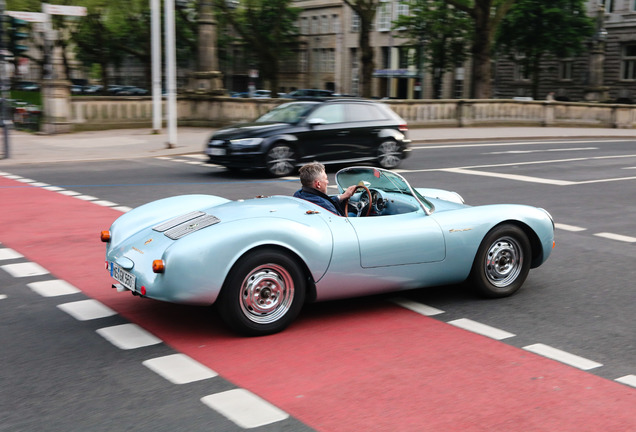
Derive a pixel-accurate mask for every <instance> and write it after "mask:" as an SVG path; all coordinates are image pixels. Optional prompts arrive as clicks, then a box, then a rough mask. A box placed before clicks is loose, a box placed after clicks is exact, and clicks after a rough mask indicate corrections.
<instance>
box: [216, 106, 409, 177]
mask: <svg viewBox="0 0 636 432" xmlns="http://www.w3.org/2000/svg"><path fill="white" fill-rule="evenodd" d="M407 131H408V126H407V124H406V121H404V120H403V119H402V118H401V117H400V116H398V115H397V114H396V113H394V112H393V111H392V110H391V108H389V107H388V106H387V105H386V104H383V103H381V102H377V101H371V100H366V99H329V100H325V101H320V100H313V101H296V102H288V103H285V104H283V105H280V106H278V107H276V108H274V109H273V110H271V111H269V112H268V113H266V114H264V115H263V116H261V117H259V118H258V119H256V120H254V121H253V122H251V123H243V124H236V125H233V126H229V127H226V128H222V129H219V130H218V131H216V132H215V133H214V134H213V135H212V136H211V137H210V139H209V141H208V143H207V145H206V148H205V153H206V154H207V155H208V157H209V161H210V162H211V163H215V164H219V165H223V166H225V167H228V168H230V169H242V168H257V169H262V168H265V169H267V171H269V173H270V174H271V175H273V176H286V175H289V174H291V173H292V172H294V170H295V169H296V167H297V166H299V165H302V164H304V163H307V162H312V161H320V162H322V163H324V164H331V163H344V162H346V163H353V162H365V161H366V162H373V163H377V164H378V165H380V166H381V167H383V168H396V167H397V166H398V165H399V164H400V163H401V162H402V159H404V158H405V157H407V155H408V152H409V151H410V148H409V146H410V142H411V141H410V140H409V139H408V138H407Z"/></svg>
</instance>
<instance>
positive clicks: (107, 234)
mask: <svg viewBox="0 0 636 432" xmlns="http://www.w3.org/2000/svg"><path fill="white" fill-rule="evenodd" d="M99 237H100V238H101V239H102V241H103V242H104V243H108V242H110V231H102V232H101V234H100V236H99Z"/></svg>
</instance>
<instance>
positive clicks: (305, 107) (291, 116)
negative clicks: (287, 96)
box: [255, 102, 316, 124]
mask: <svg viewBox="0 0 636 432" xmlns="http://www.w3.org/2000/svg"><path fill="white" fill-rule="evenodd" d="M315 105H316V104H315V103H311V102H306V103H305V102H303V103H298V102H291V103H286V104H283V105H280V106H277V107H276V108H274V109H273V110H271V111H269V112H267V113H265V114H263V115H262V116H260V117H259V118H257V119H256V120H255V121H256V123H289V124H296V123H298V121H300V119H302V118H303V117H305V116H306V115H307V113H308V112H309V110H311V109H312V108H313V107H314V106H315Z"/></svg>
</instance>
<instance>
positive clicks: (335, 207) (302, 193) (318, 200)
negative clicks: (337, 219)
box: [294, 186, 344, 216]
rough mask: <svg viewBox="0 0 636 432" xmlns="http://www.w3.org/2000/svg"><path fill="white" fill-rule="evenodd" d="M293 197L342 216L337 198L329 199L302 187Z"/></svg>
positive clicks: (312, 189) (315, 191) (322, 194)
mask: <svg viewBox="0 0 636 432" xmlns="http://www.w3.org/2000/svg"><path fill="white" fill-rule="evenodd" d="M294 197H295V198H302V199H304V200H307V201H310V202H312V203H314V204H317V205H319V206H320V207H322V208H324V209H327V210H329V211H330V212H332V213H335V214H337V215H339V216H343V215H344V210H343V209H342V206H341V205H340V200H339V199H338V197H330V196H329V195H326V194H324V193H322V192H320V191H319V190H317V189H314V188H311V187H307V186H303V187H302V189H299V190H297V191H296V192H295V193H294Z"/></svg>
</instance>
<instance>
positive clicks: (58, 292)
mask: <svg viewBox="0 0 636 432" xmlns="http://www.w3.org/2000/svg"><path fill="white" fill-rule="evenodd" d="M27 286H28V287H29V288H31V289H32V290H33V291H34V292H35V293H37V294H40V295H41V296H42V297H57V296H63V295H69V294H77V293H79V292H81V291H80V290H79V289H77V288H75V287H74V286H73V285H71V284H70V283H68V282H66V281H63V280H59V279H55V280H48V281H42V282H32V283H30V284H27Z"/></svg>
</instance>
